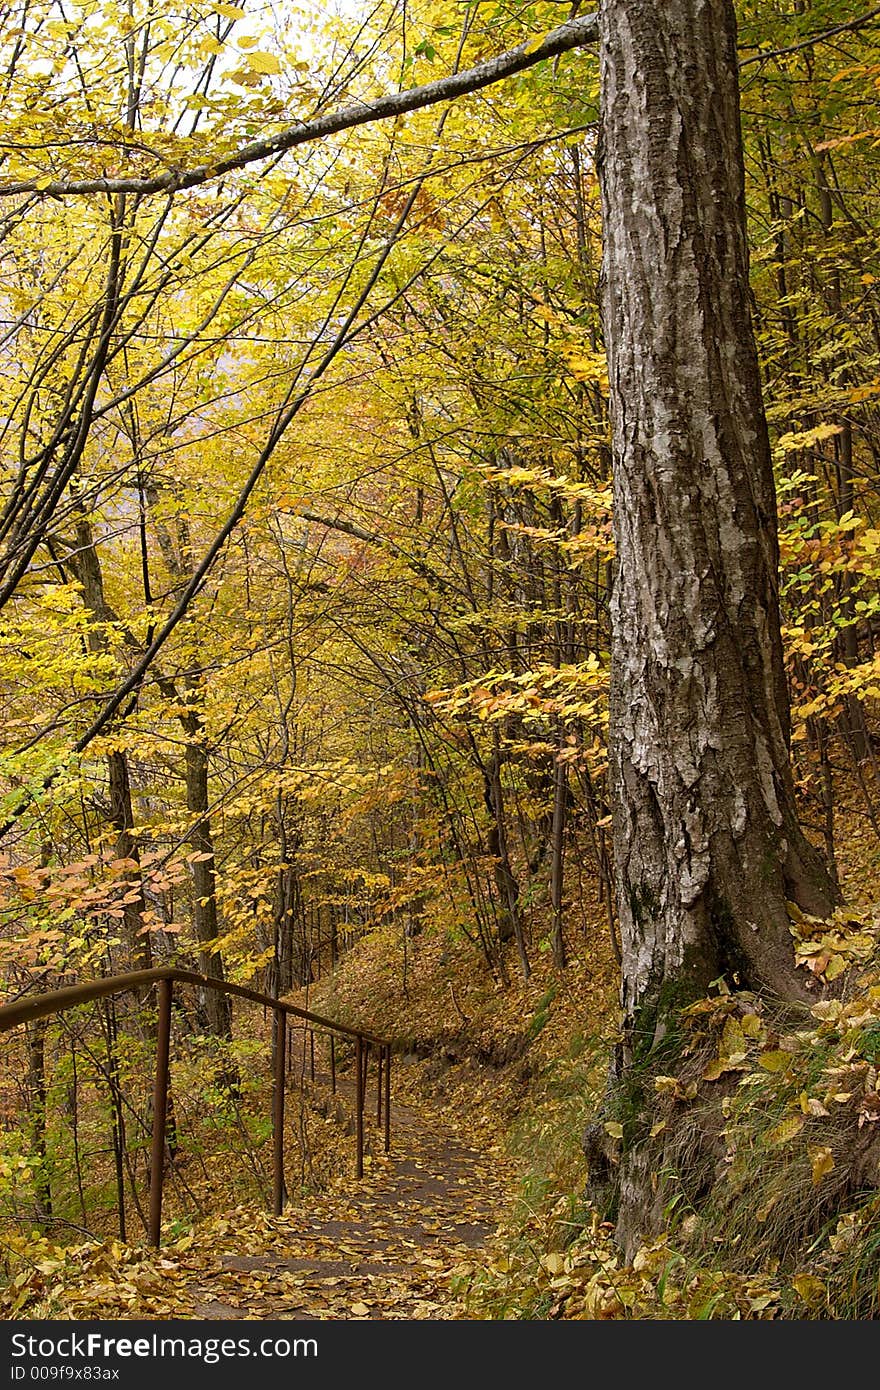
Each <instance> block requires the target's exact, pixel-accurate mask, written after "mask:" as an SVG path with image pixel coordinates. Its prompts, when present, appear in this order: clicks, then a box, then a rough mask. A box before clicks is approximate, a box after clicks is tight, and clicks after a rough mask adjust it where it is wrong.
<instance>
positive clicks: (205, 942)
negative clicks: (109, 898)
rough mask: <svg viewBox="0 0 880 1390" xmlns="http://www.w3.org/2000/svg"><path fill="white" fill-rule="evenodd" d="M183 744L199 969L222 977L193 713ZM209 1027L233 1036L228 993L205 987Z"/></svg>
mask: <svg viewBox="0 0 880 1390" xmlns="http://www.w3.org/2000/svg"><path fill="white" fill-rule="evenodd" d="M184 727H185V728H186V732H187V736H188V742H187V745H186V808H187V810H188V811H190V812H191V813H192V814H193V815H194V816H195V821H194V823H193V827H192V830H191V831H190V834H189V842H190V844H191V845H192V847H193V849H194V850H195V856H194V858H193V860H192V875H193V926H194V928H195V933H196V937H197V939H198V941H199V944H200V946H201V947H202V950H201V951H200V952H199V968H200V970H201V971H202V974H204V975H208V976H209V977H210V978H211V979H212V980H222V979H224V978H225V976H224V970H223V957H222V956H221V954H220V952H219V951H218V950H216V949H213V950H212V949H211V947H212V945H213V944H214V943H215V942H216V940H217V937H218V936H219V928H218V921H217V891H216V882H215V869H214V839H213V836H212V834H211V819H210V815H209V807H210V801H209V798H208V750H207V748H206V746H205V741H204V729H203V726H202V721H201V719H200V718H199V716H198V714H197V713H196V712H192V713H189V714H187V716H186V718H185V720H184ZM203 1003H204V1008H205V1014H206V1017H207V1020H208V1027H209V1028H210V1030H211V1032H212V1033H214V1034H215V1035H216V1036H217V1037H220V1038H229V1037H231V1036H232V1010H231V1008H230V1001H229V995H228V994H221V993H220V991H219V990H216V989H206V990H205V998H204V1000H203Z"/></svg>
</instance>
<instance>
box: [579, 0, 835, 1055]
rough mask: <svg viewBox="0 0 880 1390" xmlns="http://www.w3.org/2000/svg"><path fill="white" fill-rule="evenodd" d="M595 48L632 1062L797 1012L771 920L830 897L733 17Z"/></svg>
mask: <svg viewBox="0 0 880 1390" xmlns="http://www.w3.org/2000/svg"><path fill="white" fill-rule="evenodd" d="M600 48H601V70H602V119H601V147H600V159H599V163H600V178H601V188H602V204H603V214H604V225H605V233H604V235H605V242H604V264H603V314H604V322H605V333H606V343H607V348H608V359H609V378H610V395H611V416H612V428H613V452H614V517H615V521H614V525H615V542H616V566H615V577H614V587H613V594H612V606H611V616H612V629H613V631H612V670H611V714H610V719H611V727H610V777H611V794H612V801H613V823H614V849H615V858H616V892H617V902H618V911H619V917H620V929H621V939H622V952H623V962H622V969H623V984H622V1002H623V1008H624V1020H625V1039H624V1047H623V1050H622V1060H623V1062H624V1064H626V1063H627V1062H629V1061H631V1060H632V1059H633V1058H634V1057H637V1056H638V1055H639V1054H641V1053H644V1052H645V1051H646V1050H649V1049H650V1048H651V1046H652V1045H653V1044H654V1043H655V1042H656V1041H658V1040H659V1038H661V1037H662V1036H663V1033H664V1031H665V1022H664V1015H665V1014H666V1012H667V1011H668V1010H669V1009H670V1008H673V1007H675V1006H677V1005H679V1004H682V1003H686V1002H687V1001H688V999H692V998H694V997H696V996H698V995H699V994H701V993H703V992H704V991H705V989H706V987H707V985H708V984H709V983H710V981H712V980H713V979H715V978H716V977H718V976H720V975H722V974H725V975H727V976H728V977H729V978H730V980H731V981H732V982H733V983H734V984H739V985H742V986H750V987H758V988H761V987H766V988H769V989H772V990H775V991H777V992H779V993H780V994H782V995H783V996H785V997H789V998H791V997H799V996H800V997H804V996H805V995H806V989H807V986H808V984H810V983H812V981H811V980H807V979H804V978H802V976H801V974H800V973H798V972H796V971H795V968H794V960H793V952H792V943H791V936H790V932H789V916H788V912H787V909H786V900H787V899H791V900H794V901H795V902H796V903H797V904H798V905H799V906H800V907H801V908H802V909H803V910H804V911H806V912H808V913H812V914H816V915H817V916H820V917H821V916H825V915H826V914H827V913H828V912H829V911H830V909H831V908H832V907H833V905H834V902H835V899H836V894H835V889H834V885H833V883H832V880H831V878H830V876H829V874H828V872H827V871H826V869H825V866H824V864H823V863H822V860H821V857H820V855H819V854H818V852H817V851H816V850H815V849H814V848H813V847H812V846H811V845H810V843H809V842H808V841H807V840H806V838H805V837H804V835H803V833H802V832H801V830H800V828H799V826H798V820H797V814H796V809H795V802H794V789H793V782H792V775H791V769H790V762H789V746H788V745H789V706H788V693H787V684H786V679H785V672H784V668H783V654H782V643H781V638H780V627H779V607H778V581H777V568H778V546H777V536H776V504H775V493H774V484H773V476H772V470H771V460H770V449H769V441H768V435H767V426H766V420H765V416H764V409H763V403H762V398H761V386H760V378H759V370H758V359H757V352H756V347H755V341H754V336H753V332H752V326H751V322H750V318H749V302H748V295H749V286H748V253H747V246H746V232H745V204H744V192H743V159H742V146H741V135H740V117H739V93H738V87H737V63H736V45H735V20H734V12H733V5H732V3H731V0H604V4H603V5H602V9H601V15H600ZM807 997H808V996H807Z"/></svg>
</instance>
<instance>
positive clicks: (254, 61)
mask: <svg viewBox="0 0 880 1390" xmlns="http://www.w3.org/2000/svg"><path fill="white" fill-rule="evenodd" d="M246 61H247V65H248V67H249V68H250V69H251V71H252V72H262V73H276V72H280V71H281V63H280V62H279V60H278V59H277V58H276V56H275V54H274V53H260V52H256V53H249V54H248V55H247V60H246Z"/></svg>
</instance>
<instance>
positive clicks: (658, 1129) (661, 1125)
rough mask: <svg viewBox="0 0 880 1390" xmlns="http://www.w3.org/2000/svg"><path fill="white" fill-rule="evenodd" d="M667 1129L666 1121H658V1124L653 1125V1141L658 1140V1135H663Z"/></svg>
mask: <svg viewBox="0 0 880 1390" xmlns="http://www.w3.org/2000/svg"><path fill="white" fill-rule="evenodd" d="M665 1128H666V1121H665V1120H658V1121H657V1123H656V1124H653V1125H652V1126H651V1138H652V1139H656V1138H657V1135H658V1134H662V1133H663V1131H664V1129H665Z"/></svg>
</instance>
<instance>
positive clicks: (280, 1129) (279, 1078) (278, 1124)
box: [272, 1009, 287, 1216]
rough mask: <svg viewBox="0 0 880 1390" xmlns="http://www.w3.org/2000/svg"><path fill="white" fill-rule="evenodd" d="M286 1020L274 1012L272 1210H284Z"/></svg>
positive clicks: (276, 1211) (278, 1211)
mask: <svg viewBox="0 0 880 1390" xmlns="http://www.w3.org/2000/svg"><path fill="white" fill-rule="evenodd" d="M286 1026H287V1019H286V1016H285V1013H284V1010H283V1009H276V1010H275V1090H274V1094H273V1097H272V1140H273V1144H272V1210H273V1212H274V1213H275V1215H276V1216H280V1215H281V1213H282V1211H283V1210H284V1195H285V1194H284V1063H285V1060H286V1057H287V1049H286V1047H285V1037H284V1034H285V1032H286Z"/></svg>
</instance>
